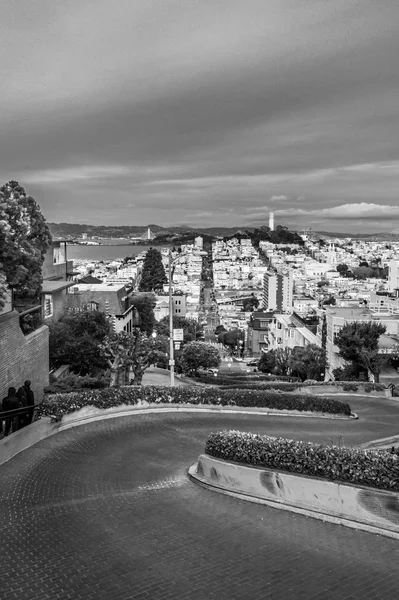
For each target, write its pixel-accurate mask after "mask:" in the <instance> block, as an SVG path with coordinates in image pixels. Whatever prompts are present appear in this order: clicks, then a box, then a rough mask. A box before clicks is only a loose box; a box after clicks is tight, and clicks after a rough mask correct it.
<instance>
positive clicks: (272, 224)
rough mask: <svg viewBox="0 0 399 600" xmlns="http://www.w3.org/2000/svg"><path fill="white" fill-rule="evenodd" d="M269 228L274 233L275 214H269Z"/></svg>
mask: <svg viewBox="0 0 399 600" xmlns="http://www.w3.org/2000/svg"><path fill="white" fill-rule="evenodd" d="M269 228H270V231H274V213H272V212H271V213H269Z"/></svg>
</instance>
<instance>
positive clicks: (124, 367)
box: [102, 329, 167, 387]
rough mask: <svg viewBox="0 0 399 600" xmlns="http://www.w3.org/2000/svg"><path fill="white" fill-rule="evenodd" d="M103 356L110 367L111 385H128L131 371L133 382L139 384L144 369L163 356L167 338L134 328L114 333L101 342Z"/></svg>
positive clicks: (165, 350)
mask: <svg viewBox="0 0 399 600" xmlns="http://www.w3.org/2000/svg"><path fill="white" fill-rule="evenodd" d="M102 352H103V356H104V358H105V359H106V361H107V363H108V365H109V367H110V369H111V383H110V385H111V387H114V386H118V385H128V384H129V383H130V381H129V379H130V374H131V373H133V377H134V379H133V384H134V385H140V384H141V382H142V379H143V375H144V372H145V370H146V369H148V367H149V366H150V365H152V364H154V363H156V362H157V361H158V360H160V359H162V358H164V357H165V356H166V352H167V340H166V339H165V338H163V337H162V336H160V337H156V338H152V337H148V336H147V335H146V334H145V333H143V332H141V331H139V330H136V329H135V330H134V331H133V332H132V333H129V334H128V333H125V332H121V333H118V334H116V333H114V334H111V335H109V336H107V337H106V338H105V339H104V341H103V344H102Z"/></svg>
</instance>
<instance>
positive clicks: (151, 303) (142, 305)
mask: <svg viewBox="0 0 399 600" xmlns="http://www.w3.org/2000/svg"><path fill="white" fill-rule="evenodd" d="M129 304H130V306H134V307H135V308H136V309H137V312H138V313H139V317H140V324H139V329H140V331H142V332H143V333H145V334H146V335H148V336H150V335H151V334H152V332H153V330H154V325H155V323H156V319H155V314H154V308H155V305H156V297H155V294H153V293H147V294H145V293H139V294H135V295H134V296H129Z"/></svg>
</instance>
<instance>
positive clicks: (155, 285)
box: [140, 248, 167, 292]
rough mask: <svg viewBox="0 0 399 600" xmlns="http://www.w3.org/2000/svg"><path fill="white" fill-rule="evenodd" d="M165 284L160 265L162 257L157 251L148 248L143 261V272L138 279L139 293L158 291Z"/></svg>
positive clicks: (164, 276) (163, 272)
mask: <svg viewBox="0 0 399 600" xmlns="http://www.w3.org/2000/svg"><path fill="white" fill-rule="evenodd" d="M166 282H167V278H166V275H165V269H164V267H163V264H162V256H161V253H160V252H159V250H156V249H155V248H150V249H149V250H147V254H146V256H145V259H144V264H143V270H142V273H141V279H140V291H141V292H152V291H154V290H160V289H162V287H163V284H164V283H166Z"/></svg>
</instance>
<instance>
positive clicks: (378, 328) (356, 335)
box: [335, 321, 386, 382]
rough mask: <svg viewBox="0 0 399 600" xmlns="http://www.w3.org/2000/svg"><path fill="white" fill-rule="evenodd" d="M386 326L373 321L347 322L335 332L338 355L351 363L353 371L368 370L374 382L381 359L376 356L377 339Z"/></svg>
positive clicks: (378, 371) (366, 371)
mask: <svg viewBox="0 0 399 600" xmlns="http://www.w3.org/2000/svg"><path fill="white" fill-rule="evenodd" d="M385 331H386V327H385V325H382V324H381V323H376V322H374V321H354V322H353V323H347V324H346V325H344V327H342V329H341V330H340V332H339V333H338V334H337V336H336V339H335V343H336V345H337V346H338V348H339V354H340V356H341V357H342V358H343V359H344V360H346V361H348V362H350V363H352V366H353V369H354V371H356V372H357V373H358V374H360V373H361V372H362V371H363V372H365V373H368V371H370V372H371V373H372V374H373V376H374V378H375V380H376V382H378V379H379V373H380V369H381V364H382V363H381V361H380V360H379V358H378V340H379V338H380V336H381V335H382V334H383V333H385Z"/></svg>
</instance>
